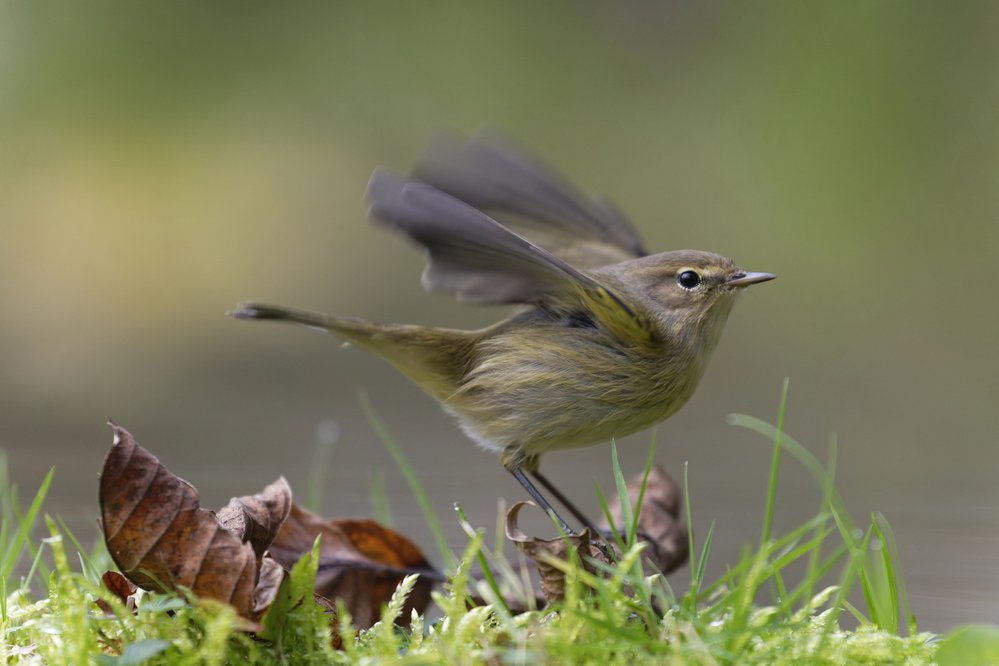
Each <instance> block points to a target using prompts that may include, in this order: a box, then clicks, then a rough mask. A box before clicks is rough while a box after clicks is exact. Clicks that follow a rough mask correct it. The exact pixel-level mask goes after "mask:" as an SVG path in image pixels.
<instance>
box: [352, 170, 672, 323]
mask: <svg viewBox="0 0 999 666" xmlns="http://www.w3.org/2000/svg"><path fill="white" fill-rule="evenodd" d="M366 198H367V201H368V205H369V208H368V214H369V217H371V219H372V220H373V221H375V222H377V223H380V224H382V225H383V226H386V227H388V228H389V229H391V230H393V231H396V232H398V233H402V234H404V235H405V236H407V237H409V238H410V239H411V240H413V241H415V242H416V243H417V244H419V245H420V246H422V247H423V248H425V249H426V251H427V267H426V269H425V270H424V272H423V286H424V287H425V288H426V289H427V290H428V291H441V292H446V293H451V294H455V295H456V296H457V297H458V298H459V299H462V300H465V301H469V302H472V303H479V304H502V303H529V304H535V305H541V306H543V307H549V308H555V309H559V310H565V311H569V312H573V311H574V312H582V313H584V314H586V315H588V316H589V318H590V319H591V320H593V321H594V322H595V323H597V324H599V325H601V326H602V327H604V328H605V329H607V330H608V331H611V332H612V333H614V334H615V335H618V336H620V337H621V338H624V339H626V340H631V341H636V342H645V341H648V340H650V339H651V338H653V337H654V336H655V332H654V329H653V327H652V324H651V322H650V320H649V319H648V317H647V316H646V315H645V314H644V312H643V311H642V309H641V308H640V307H639V306H638V305H637V304H636V303H634V302H632V299H629V298H628V297H627V296H626V295H624V294H621V293H620V291H619V290H615V289H614V288H613V287H612V286H610V285H608V284H606V283H604V282H602V281H600V280H598V279H597V278H595V277H593V276H592V275H589V274H587V273H585V272H583V271H580V270H579V269H577V268H575V267H573V266H572V265H570V264H569V263H567V262H565V261H564V260H562V259H560V258H558V257H556V256H555V255H553V254H552V253H550V252H548V251H547V250H545V249H543V248H541V247H538V246H537V245H535V244H533V243H531V242H530V241H528V240H526V239H524V238H522V237H521V236H518V235H517V234H515V233H514V232H512V231H510V230H509V229H507V228H505V227H504V226H503V225H501V224H500V223H499V222H497V221H496V220H494V219H492V218H491V217H489V216H488V215H486V214H485V213H483V212H482V211H479V210H476V209H475V208H473V207H471V206H470V205H468V204H467V203H465V202H463V201H460V200H458V199H456V198H455V197H453V196H451V195H449V194H445V193H444V192H441V191H440V190H438V189H436V188H435V187H433V186H431V185H428V184H426V183H421V182H414V181H409V180H406V179H404V178H401V177H399V176H397V175H395V174H392V173H390V172H388V171H383V170H377V171H375V173H374V174H373V175H372V177H371V181H370V183H369V184H368V190H367V194H366Z"/></svg>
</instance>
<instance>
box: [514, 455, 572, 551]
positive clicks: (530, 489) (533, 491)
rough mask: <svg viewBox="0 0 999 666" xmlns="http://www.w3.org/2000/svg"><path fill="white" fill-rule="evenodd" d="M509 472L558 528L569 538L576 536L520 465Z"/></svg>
mask: <svg viewBox="0 0 999 666" xmlns="http://www.w3.org/2000/svg"><path fill="white" fill-rule="evenodd" d="M507 471H509V472H510V473H511V474H513V478H515V479H517V481H519V482H520V485H522V486H524V490H526V491H527V494H528V495H530V496H531V498H532V499H534V501H535V502H537V503H538V506H540V507H541V508H542V510H544V512H545V513H547V514H548V515H549V516H551V517H552V519H553V520H554V521H555V522H556V523H558V526H559V527H560V528H562V531H563V532H565V533H566V535H567V536H575V535H576V531H575V530H574V529H572V528H571V527H569V523H567V522H565V521H564V520H563V519H562V516H560V515H558V512H557V511H555V509H553V508H552V505H551V504H549V503H548V500H546V499H545V497H544V495H542V494H541V492H540V491H539V490H538V489H537V488H535V487H534V484H533V483H531V480H530V479H528V478H527V475H526V474H524V470H522V469H521V468H520V466H519V465H518V466H517V467H508V468H507Z"/></svg>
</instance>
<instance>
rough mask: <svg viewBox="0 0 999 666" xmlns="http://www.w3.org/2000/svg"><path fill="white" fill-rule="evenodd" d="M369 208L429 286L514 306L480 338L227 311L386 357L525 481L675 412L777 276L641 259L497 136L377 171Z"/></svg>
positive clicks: (723, 265) (605, 208)
mask: <svg viewBox="0 0 999 666" xmlns="http://www.w3.org/2000/svg"><path fill="white" fill-rule="evenodd" d="M367 198H368V202H369V204H370V209H369V215H370V217H371V219H372V220H373V221H374V222H375V223H377V224H380V225H382V226H386V227H388V228H389V229H390V230H392V231H395V232H398V233H401V234H403V235H405V236H408V237H409V238H410V239H411V240H413V241H414V242H416V243H417V244H418V245H420V246H422V247H423V248H424V249H425V250H426V252H427V261H428V264H427V269H426V271H425V272H424V276H423V283H424V286H425V287H426V288H427V289H429V290H434V291H445V292H449V293H453V294H455V295H457V296H458V297H459V298H461V299H463V300H466V301H471V302H475V303H513V304H518V305H519V306H520V307H519V309H518V310H517V311H516V312H515V313H514V314H513V315H512V316H511V317H509V318H508V319H505V320H503V321H501V322H499V323H497V324H495V325H493V326H491V327H489V328H486V329H482V330H477V331H460V330H451V329H440V328H428V327H422V326H411V325H398V324H373V323H369V322H365V321H361V320H358V319H352V318H347V317H335V316H327V315H321V314H315V313H311V312H305V311H300V310H292V309H289V308H283V307H278V306H270V305H261V304H256V303H246V304H243V305H241V306H240V308H239V309H238V310H237V311H236V312H235V313H233V314H234V315H235V316H237V317H240V318H247V319H281V320H288V321H293V322H297V323H301V324H305V325H308V326H312V327H316V328H320V329H323V330H327V331H330V332H332V333H335V334H336V335H338V336H340V337H341V338H343V339H345V340H347V341H349V342H351V343H353V344H355V345H356V346H358V347H362V348H364V349H367V350H369V351H372V352H374V353H375V354H378V355H379V356H382V357H383V358H385V359H386V360H388V361H389V362H390V363H392V364H393V365H394V366H395V367H396V368H398V369H399V370H400V371H401V372H402V373H403V374H404V375H406V376H407V377H409V378H410V379H411V380H412V381H414V382H415V383H416V384H417V385H418V386H419V387H420V388H421V389H423V390H424V391H426V392H427V393H428V394H429V395H431V396H433V397H434V398H436V399H437V400H438V401H439V402H440V403H441V405H442V406H443V408H444V409H445V410H446V411H447V412H448V413H450V414H452V415H453V416H454V417H455V418H456V419H457V420H458V421H459V423H460V424H461V426H462V428H463V429H464V430H465V432H466V433H468V434H469V436H471V437H472V438H473V439H474V440H476V441H477V442H478V443H479V444H480V445H482V446H483V447H485V448H487V449H490V450H493V451H496V452H498V453H500V454H501V456H502V460H503V464H504V466H506V467H507V469H509V470H511V471H513V472H514V473H515V475H517V476H518V479H519V480H521V482H522V483H525V480H524V478H523V475H522V474H520V469H521V468H522V467H524V468H526V469H528V470H531V469H536V467H537V459H538V456H540V455H541V454H543V453H545V452H547V451H551V450H555V449H565V448H572V447H579V446H587V445H590V444H595V443H598V442H602V441H608V440H610V439H611V438H615V437H622V436H624V435H628V434H631V433H633V432H636V431H639V430H642V429H644V428H646V427H648V426H651V425H653V424H655V423H658V422H659V421H662V420H663V419H665V418H667V417H669V416H670V415H671V414H673V413H674V412H675V411H676V410H678V409H679V408H680V407H681V406H683V404H684V403H686V402H687V400H688V399H689V398H690V396H691V395H692V394H693V392H694V390H695V389H696V387H697V384H698V382H699V380H700V378H701V376H702V374H703V372H704V369H705V366H706V364H707V361H708V358H709V356H710V354H711V352H712V350H713V349H714V348H715V346H716V344H717V343H718V339H719V337H720V335H721V332H722V329H723V327H724V325H725V322H726V320H727V319H728V315H729V312H730V311H731V308H732V305H733V303H734V300H735V297H736V295H737V294H738V293H739V292H740V291H741V289H742V288H743V287H745V286H747V285H751V284H755V283H758V282H762V281H765V280H769V279H771V278H773V276H772V275H770V274H768V273H747V272H745V271H743V270H741V269H739V268H738V267H736V266H735V264H733V263H732V261H730V260H729V259H726V258H724V257H721V256H718V255H716V254H712V253H710V252H699V251H694V250H681V251H674V252H664V253H661V254H654V255H646V254H645V252H644V250H643V249H642V246H641V243H640V241H639V240H638V237H637V235H636V234H635V232H634V231H633V230H632V228H631V226H630V225H629V224H628V222H627V221H626V219H625V218H624V217H623V215H621V214H620V213H619V212H618V211H617V210H616V209H615V208H613V207H612V206H610V205H609V204H608V203H606V202H604V201H602V200H591V199H587V198H585V197H583V196H582V195H580V194H579V193H578V192H576V191H575V190H574V189H572V188H571V187H569V186H568V185H566V184H565V183H564V182H563V181H561V180H560V179H559V178H558V177H556V176H555V175H554V173H553V172H551V171H550V170H549V169H547V168H546V167H544V166H541V165H540V164H539V163H538V162H537V161H536V160H533V159H529V158H527V157H525V156H524V154H523V152H522V151H520V150H517V149H515V148H514V147H512V146H511V145H510V144H509V143H508V142H507V141H505V140H503V139H501V138H499V137H496V136H494V135H480V136H478V137H475V138H473V139H471V140H469V141H468V142H467V143H464V144H462V143H458V142H454V141H451V142H447V143H439V144H437V145H436V146H435V147H434V148H433V150H432V151H431V152H430V154H429V155H428V157H426V158H424V160H422V161H421V163H420V164H419V165H418V166H417V168H416V169H415V170H414V173H413V177H412V178H411V179H403V178H400V177H397V176H395V175H392V174H390V173H387V172H383V171H376V172H375V174H374V176H372V179H371V184H370V185H369V187H368V194H367ZM487 213H488V214H487ZM528 485H529V483H525V487H528ZM546 485H547V484H546ZM528 490H529V491H532V495H534V496H535V497H536V498H538V496H537V495H536V494H535V493H536V491H535V490H534V489H533V488H528Z"/></svg>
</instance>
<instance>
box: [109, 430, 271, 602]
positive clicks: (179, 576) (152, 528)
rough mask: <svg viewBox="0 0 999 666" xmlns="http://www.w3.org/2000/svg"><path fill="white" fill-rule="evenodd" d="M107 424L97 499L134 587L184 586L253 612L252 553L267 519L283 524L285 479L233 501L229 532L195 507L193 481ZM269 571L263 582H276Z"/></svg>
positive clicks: (255, 564) (115, 555) (260, 545)
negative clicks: (107, 446) (110, 435)
mask: <svg viewBox="0 0 999 666" xmlns="http://www.w3.org/2000/svg"><path fill="white" fill-rule="evenodd" d="M110 425H111V428H112V430H113V431H114V443H113V445H112V447H111V451H110V452H108V455H107V458H106V459H105V461H104V469H103V471H102V473H101V480H100V504H101V524H102V527H103V530H104V540H105V543H106V544H107V548H108V552H109V553H110V554H111V558H112V559H113V560H114V563H115V564H116V565H118V568H119V569H121V571H122V573H124V574H125V576H127V577H128V579H129V580H131V581H132V582H133V583H135V584H136V585H138V586H139V587H142V588H145V589H150V590H162V589H166V590H175V589H177V588H178V587H181V586H183V587H187V588H190V589H191V590H192V591H193V592H194V593H195V594H196V595H198V596H202V597H210V598H213V599H218V600H220V601H225V602H227V603H229V604H231V605H232V606H234V607H235V608H236V610H237V611H238V612H239V613H240V614H241V615H243V616H245V617H254V609H255V608H256V607H257V605H258V604H257V603H256V602H255V596H257V594H256V591H255V588H256V587H257V582H258V577H259V576H258V574H259V572H260V567H261V559H260V558H259V557H258V555H257V552H258V551H259V552H261V553H262V552H263V550H264V549H266V543H264V541H265V540H266V538H267V536H268V534H271V533H272V532H273V531H274V530H275V529H276V526H274V525H273V524H272V523H274V521H278V523H277V524H278V525H279V524H280V522H279V515H278V514H279V513H280V511H281V510H282V508H281V507H285V509H284V510H285V511H286V510H287V508H286V507H288V506H290V503H291V489H290V488H288V484H287V483H286V482H285V481H284V479H279V480H278V481H277V482H275V483H273V484H271V485H270V486H268V487H267V489H265V491H264V492H263V493H262V494H261V495H257V496H254V497H253V498H243V499H242V500H233V502H230V505H229V507H227V509H229V511H228V512H227V520H228V522H229V524H231V525H232V526H233V527H234V528H235V529H237V530H238V533H234V532H232V531H230V530H229V529H227V527H226V526H225V525H223V524H222V523H221V522H220V521H219V519H218V518H217V517H216V515H215V514H214V513H213V512H211V511H209V510H207V509H202V508H201V507H200V506H199V504H198V491H197V490H196V489H195V488H194V486H192V485H191V484H189V483H187V482H186V481H184V480H183V479H181V478H179V477H177V476H175V475H173V474H172V473H170V472H169V471H168V470H167V469H166V468H165V467H164V466H163V465H161V464H160V462H159V460H157V458H156V456H154V455H152V454H151V453H149V452H148V451H146V450H145V449H143V448H142V447H141V446H139V445H138V444H136V442H135V439H134V438H133V437H132V435H131V434H129V433H128V431H126V430H125V429H124V428H121V427H119V426H118V425H116V424H114V423H111V424H110ZM285 495H286V496H287V497H286V498H284V497H283V496H285ZM234 503H235V506H234ZM271 536H272V534H271ZM272 578H273V570H269V577H268V579H267V580H266V581H265V583H266V584H267V585H273V580H272ZM264 596H266V595H264Z"/></svg>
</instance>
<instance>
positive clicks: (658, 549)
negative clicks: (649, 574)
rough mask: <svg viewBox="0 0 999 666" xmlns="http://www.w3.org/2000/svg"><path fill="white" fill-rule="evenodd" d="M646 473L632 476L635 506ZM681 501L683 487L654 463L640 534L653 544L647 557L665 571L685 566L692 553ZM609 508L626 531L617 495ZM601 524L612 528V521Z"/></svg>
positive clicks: (620, 528)
mask: <svg viewBox="0 0 999 666" xmlns="http://www.w3.org/2000/svg"><path fill="white" fill-rule="evenodd" d="M643 476H644V474H642V473H639V474H636V475H635V476H633V477H631V478H630V479H629V480H628V484H627V488H628V497H629V498H630V500H631V505H632V506H634V505H635V503H636V502H637V501H638V495H639V493H640V491H641V488H642V477H643ZM680 505H681V499H680V490H679V488H677V485H676V482H675V481H673V479H672V478H671V477H670V475H669V474H667V473H666V470H665V469H664V468H663V467H662V466H661V465H655V466H653V467H652V469H651V470H650V471H649V480H648V482H647V484H646V487H645V495H644V497H642V506H641V510H640V512H639V514H638V538H639V539H640V540H642V541H645V542H646V543H648V544H649V547H648V550H647V551H646V557H647V559H648V560H649V561H650V562H651V563H652V565H653V566H654V567H655V568H656V569H658V570H659V571H661V572H663V573H669V572H670V571H673V570H675V569H677V568H678V567H680V566H682V565H683V564H684V563H685V562H686V561H687V557H688V555H689V553H688V552H687V550H688V544H689V542H688V540H687V527H686V526H685V525H683V524H682V523H681V522H680ZM609 508H610V514H611V516H612V517H613V518H614V522H615V523H616V525H617V529H618V531H619V532H621V531H623V530H624V520H623V519H622V517H621V502H620V501H619V498H618V496H617V495H614V497H613V498H612V499H611V501H610V507H609ZM600 527H605V528H609V525H608V524H607V522H606V521H603V522H602V524H601V525H600Z"/></svg>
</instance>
